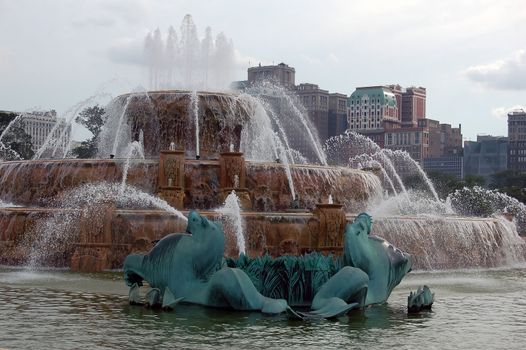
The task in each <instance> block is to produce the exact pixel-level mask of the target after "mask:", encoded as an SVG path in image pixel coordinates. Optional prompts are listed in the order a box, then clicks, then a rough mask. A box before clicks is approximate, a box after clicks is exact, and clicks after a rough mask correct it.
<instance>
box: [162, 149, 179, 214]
mask: <svg viewBox="0 0 526 350" xmlns="http://www.w3.org/2000/svg"><path fill="white" fill-rule="evenodd" d="M184 162H185V160H184V151H183V150H175V151H174V150H163V151H161V154H160V156H159V197H161V198H162V199H164V200H165V201H166V202H168V204H170V205H171V206H172V207H174V208H176V209H179V210H181V209H183V202H184Z"/></svg>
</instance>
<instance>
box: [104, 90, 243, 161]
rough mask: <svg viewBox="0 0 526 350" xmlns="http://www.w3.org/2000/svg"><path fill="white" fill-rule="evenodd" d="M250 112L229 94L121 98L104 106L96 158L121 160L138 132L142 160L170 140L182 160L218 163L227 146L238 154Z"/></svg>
mask: <svg viewBox="0 0 526 350" xmlns="http://www.w3.org/2000/svg"><path fill="white" fill-rule="evenodd" d="M250 109H251V105H250V104H249V103H247V101H246V100H243V99H240V98H239V96H238V95H235V94H225V93H209V92H191V91H179V90H169V91H153V92H145V93H130V94H125V95H121V96H118V97H117V98H116V99H115V100H114V101H113V102H112V103H111V105H110V106H109V111H108V120H107V121H106V124H105V126H104V130H103V131H102V133H101V139H100V144H99V152H100V154H99V155H100V157H101V158H105V157H108V156H109V155H110V154H115V155H116V156H117V157H119V156H124V150H125V148H126V146H127V145H128V144H129V142H130V141H134V140H139V139H140V138H141V136H140V135H141V131H142V133H143V135H144V138H143V140H144V141H143V142H144V154H145V156H146V157H157V156H158V155H159V153H160V151H161V150H163V149H164V150H167V149H169V148H170V144H171V143H172V142H173V143H174V146H175V149H177V150H184V151H185V157H186V158H195V157H196V155H199V156H200V158H201V159H218V158H219V154H220V153H221V152H228V151H229V150H231V147H233V148H234V150H235V151H239V147H240V140H241V131H242V128H243V125H244V124H245V123H246V122H247V121H248V120H249V118H250V115H251V113H252V112H251V110H250ZM196 140H198V142H196Z"/></svg>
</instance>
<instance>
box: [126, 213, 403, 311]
mask: <svg viewBox="0 0 526 350" xmlns="http://www.w3.org/2000/svg"><path fill="white" fill-rule="evenodd" d="M370 228H371V217H370V216H369V215H367V214H360V215H359V216H358V217H357V218H356V220H355V221H354V222H353V223H352V224H350V225H348V226H347V228H346V230H345V241H344V242H345V243H344V255H343V256H342V257H333V256H330V255H329V256H325V255H322V254H319V253H311V254H306V255H303V256H282V257H278V258H276V259H273V258H271V257H270V256H268V255H266V256H263V257H257V258H248V257H246V256H244V255H241V256H240V257H239V258H238V259H235V260H234V259H223V253H224V244H225V241H224V235H223V231H222V229H221V226H220V225H219V224H217V223H214V222H211V221H209V220H207V219H206V218H203V217H201V216H200V215H199V214H198V213H197V212H195V211H192V212H190V214H189V216H188V227H187V233H186V234H172V235H168V236H166V237H165V238H163V239H162V240H160V241H159V242H158V243H157V245H156V246H155V247H154V248H153V249H152V250H151V251H150V252H149V253H148V254H145V255H143V254H131V255H129V256H128V257H127V258H126V260H125V262H124V274H125V281H126V283H127V285H128V286H130V287H131V289H130V302H132V303H133V302H139V296H138V287H139V286H141V285H142V281H143V280H146V281H147V282H148V283H149V284H150V286H151V287H152V289H151V290H150V291H149V292H148V293H147V294H146V302H147V304H149V305H151V306H154V305H162V306H166V307H173V306H174V305H176V304H177V303H178V302H180V301H183V302H187V303H194V304H200V305H205V306H212V307H223V308H232V309H235V310H260V311H262V312H265V313H273V314H275V313H281V312H283V311H285V310H287V311H288V313H289V315H291V316H292V317H294V318H305V317H326V318H330V317H336V316H339V315H341V314H344V313H346V312H348V311H349V310H351V309H353V308H359V307H363V306H365V305H368V304H373V303H380V302H385V301H386V300H387V298H388V297H389V295H390V293H391V291H392V289H393V288H394V287H395V286H396V285H397V284H398V283H399V282H400V281H401V279H402V277H403V276H404V275H405V274H406V273H407V272H408V271H409V270H410V268H411V258H410V256H409V255H408V254H405V253H403V252H401V251H400V250H398V249H396V248H394V247H392V246H391V245H389V244H388V243H387V242H385V241H383V240H381V239H380V238H377V237H369V232H370ZM288 305H291V306H310V308H311V312H307V313H300V312H294V311H293V310H292V309H290V307H289V306H288Z"/></svg>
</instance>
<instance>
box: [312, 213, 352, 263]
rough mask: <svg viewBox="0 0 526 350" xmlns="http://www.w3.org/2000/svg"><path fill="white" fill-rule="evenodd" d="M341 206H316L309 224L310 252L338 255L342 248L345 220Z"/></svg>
mask: <svg viewBox="0 0 526 350" xmlns="http://www.w3.org/2000/svg"><path fill="white" fill-rule="evenodd" d="M342 208H343V205H341V204H322V203H319V204H316V209H314V212H313V215H314V217H313V218H312V219H311V220H310V222H309V228H310V232H311V250H313V251H322V252H327V253H329V252H332V253H338V252H340V251H341V250H342V247H343V236H344V231H345V225H346V223H347V219H346V218H345V212H344V211H343V209H342Z"/></svg>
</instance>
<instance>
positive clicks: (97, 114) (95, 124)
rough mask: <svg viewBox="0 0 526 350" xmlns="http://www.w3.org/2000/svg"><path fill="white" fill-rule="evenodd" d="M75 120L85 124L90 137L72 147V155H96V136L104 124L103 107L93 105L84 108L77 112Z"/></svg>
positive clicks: (85, 156)
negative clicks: (90, 134)
mask: <svg viewBox="0 0 526 350" xmlns="http://www.w3.org/2000/svg"><path fill="white" fill-rule="evenodd" d="M75 121H76V122H77V123H79V124H82V125H83V126H85V127H86V128H87V129H88V130H89V131H90V132H91V133H92V135H93V136H92V137H91V138H90V139H88V140H85V141H82V143H81V144H80V146H78V147H76V148H74V149H73V151H72V152H73V155H74V156H76V157H77V158H93V157H95V156H96V155H97V151H98V150H97V143H96V140H97V137H98V136H99V134H100V131H101V129H102V126H103V125H104V108H102V107H99V106H93V107H88V108H85V109H84V110H83V111H82V112H80V113H79V115H78V116H77V118H76V119H75Z"/></svg>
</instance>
